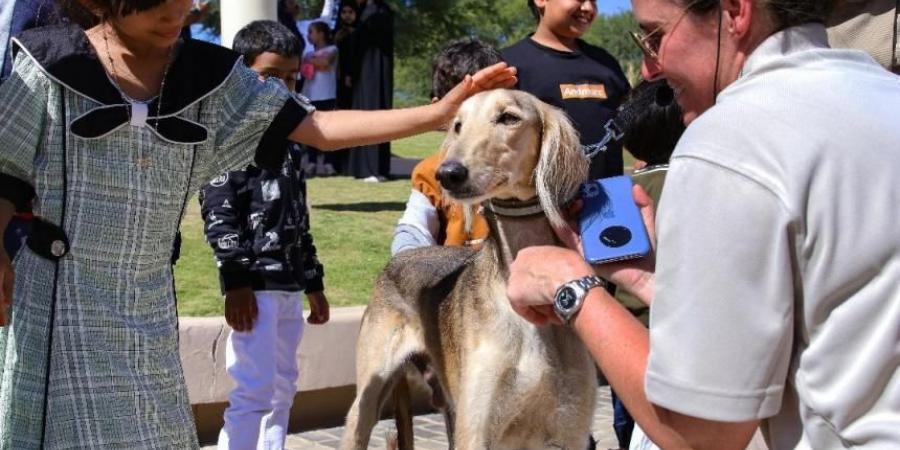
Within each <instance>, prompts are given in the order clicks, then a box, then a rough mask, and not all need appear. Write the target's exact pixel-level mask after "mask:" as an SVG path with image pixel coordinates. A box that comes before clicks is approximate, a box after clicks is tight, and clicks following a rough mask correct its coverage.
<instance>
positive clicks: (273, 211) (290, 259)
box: [200, 143, 324, 292]
mask: <svg viewBox="0 0 900 450" xmlns="http://www.w3.org/2000/svg"><path fill="white" fill-rule="evenodd" d="M288 145H289V149H288V152H287V153H286V156H285V160H284V163H283V164H282V166H281V171H280V172H273V171H271V170H268V169H261V168H259V167H256V166H254V165H252V164H251V165H249V166H247V168H246V169H244V170H236V171H232V172H228V173H226V174H223V175H220V176H218V177H216V178H215V179H214V180H212V181H210V182H209V183H207V184H205V185H204V186H203V187H202V188H201V189H200V207H201V211H202V214H203V219H204V221H205V222H206V227H205V230H206V240H207V241H208V242H209V243H210V245H211V246H212V248H213V252H214V253H215V259H216V264H217V265H218V267H219V279H220V282H221V287H222V291H223V292H225V291H228V290H232V289H237V288H243V287H251V288H252V289H253V290H257V291H258V290H279V291H299V290H305V291H306V292H318V291H322V290H323V289H324V285H323V280H322V279H323V277H324V270H323V267H322V264H320V263H319V261H318V259H317V258H316V247H315V245H313V239H312V235H310V233H309V210H308V209H307V205H306V179H305V177H304V175H303V170H302V169H301V167H300V157H301V150H300V149H299V146H297V145H296V144H293V143H290V144H288Z"/></svg>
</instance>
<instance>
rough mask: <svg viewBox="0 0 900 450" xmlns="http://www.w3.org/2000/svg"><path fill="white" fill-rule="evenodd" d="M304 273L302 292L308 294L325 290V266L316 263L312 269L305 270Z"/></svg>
mask: <svg viewBox="0 0 900 450" xmlns="http://www.w3.org/2000/svg"><path fill="white" fill-rule="evenodd" d="M304 275H305V276H306V286H305V287H304V289H303V291H304V292H306V293H307V294H309V293H312V292H321V291H324V290H325V268H324V267H322V265H321V264H316V268H315V269H314V270H310V271H307V272H306V273H305V274H304Z"/></svg>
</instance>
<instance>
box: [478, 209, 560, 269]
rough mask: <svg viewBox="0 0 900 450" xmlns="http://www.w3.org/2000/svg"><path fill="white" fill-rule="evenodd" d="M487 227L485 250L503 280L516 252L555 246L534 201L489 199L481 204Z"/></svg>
mask: <svg viewBox="0 0 900 450" xmlns="http://www.w3.org/2000/svg"><path fill="white" fill-rule="evenodd" d="M483 205H484V216H485V218H486V219H487V223H488V226H489V227H490V235H489V237H488V239H487V241H486V242H485V246H486V247H489V248H490V251H492V252H494V253H495V255H496V258H497V262H498V263H499V268H500V272H501V273H502V274H503V276H504V278H506V277H508V276H509V266H510V265H511V264H512V262H513V260H514V259H515V258H516V255H517V254H518V253H519V250H521V249H523V248H525V247H532V246H535V245H559V240H558V239H557V237H556V234H555V233H554V232H553V228H552V227H551V226H550V221H549V220H547V216H545V215H544V212H543V209H542V208H541V205H540V203H539V202H538V199H537V198H534V199H531V200H526V201H519V200H502V199H493V200H487V201H485V202H484V203H483Z"/></svg>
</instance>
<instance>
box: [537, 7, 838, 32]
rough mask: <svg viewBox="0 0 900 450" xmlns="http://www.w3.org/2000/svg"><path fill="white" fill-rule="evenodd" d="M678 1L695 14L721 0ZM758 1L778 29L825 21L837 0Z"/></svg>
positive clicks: (702, 12)
mask: <svg viewBox="0 0 900 450" xmlns="http://www.w3.org/2000/svg"><path fill="white" fill-rule="evenodd" d="M529 1H531V0H529ZM677 1H678V2H679V3H681V4H682V5H684V6H690V11H691V12H692V13H695V14H704V13H708V12H710V11H712V10H713V9H716V8H717V7H718V6H719V0H696V1H695V0H677ZM757 3H759V4H760V5H761V6H762V7H764V8H766V9H768V10H769V12H770V13H771V14H772V18H773V19H774V20H775V25H776V29H778V30H782V29H785V28H788V27H792V26H795V25H803V24H804V23H810V22H821V23H824V22H825V20H826V19H827V18H828V16H829V15H830V14H831V11H832V10H833V9H834V5H835V3H837V0H757Z"/></svg>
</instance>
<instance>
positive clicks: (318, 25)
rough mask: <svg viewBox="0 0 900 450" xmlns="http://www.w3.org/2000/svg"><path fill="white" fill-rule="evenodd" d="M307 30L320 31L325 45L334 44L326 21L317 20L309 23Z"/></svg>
mask: <svg viewBox="0 0 900 450" xmlns="http://www.w3.org/2000/svg"><path fill="white" fill-rule="evenodd" d="M309 30H310V31H312V30H316V31H318V32H319V33H322V35H323V36H325V44H326V45H331V44H334V39H333V37H332V36H331V28H330V27H329V26H328V24H327V23H325V22H319V21H316V22H313V23H311V24H309Z"/></svg>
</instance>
